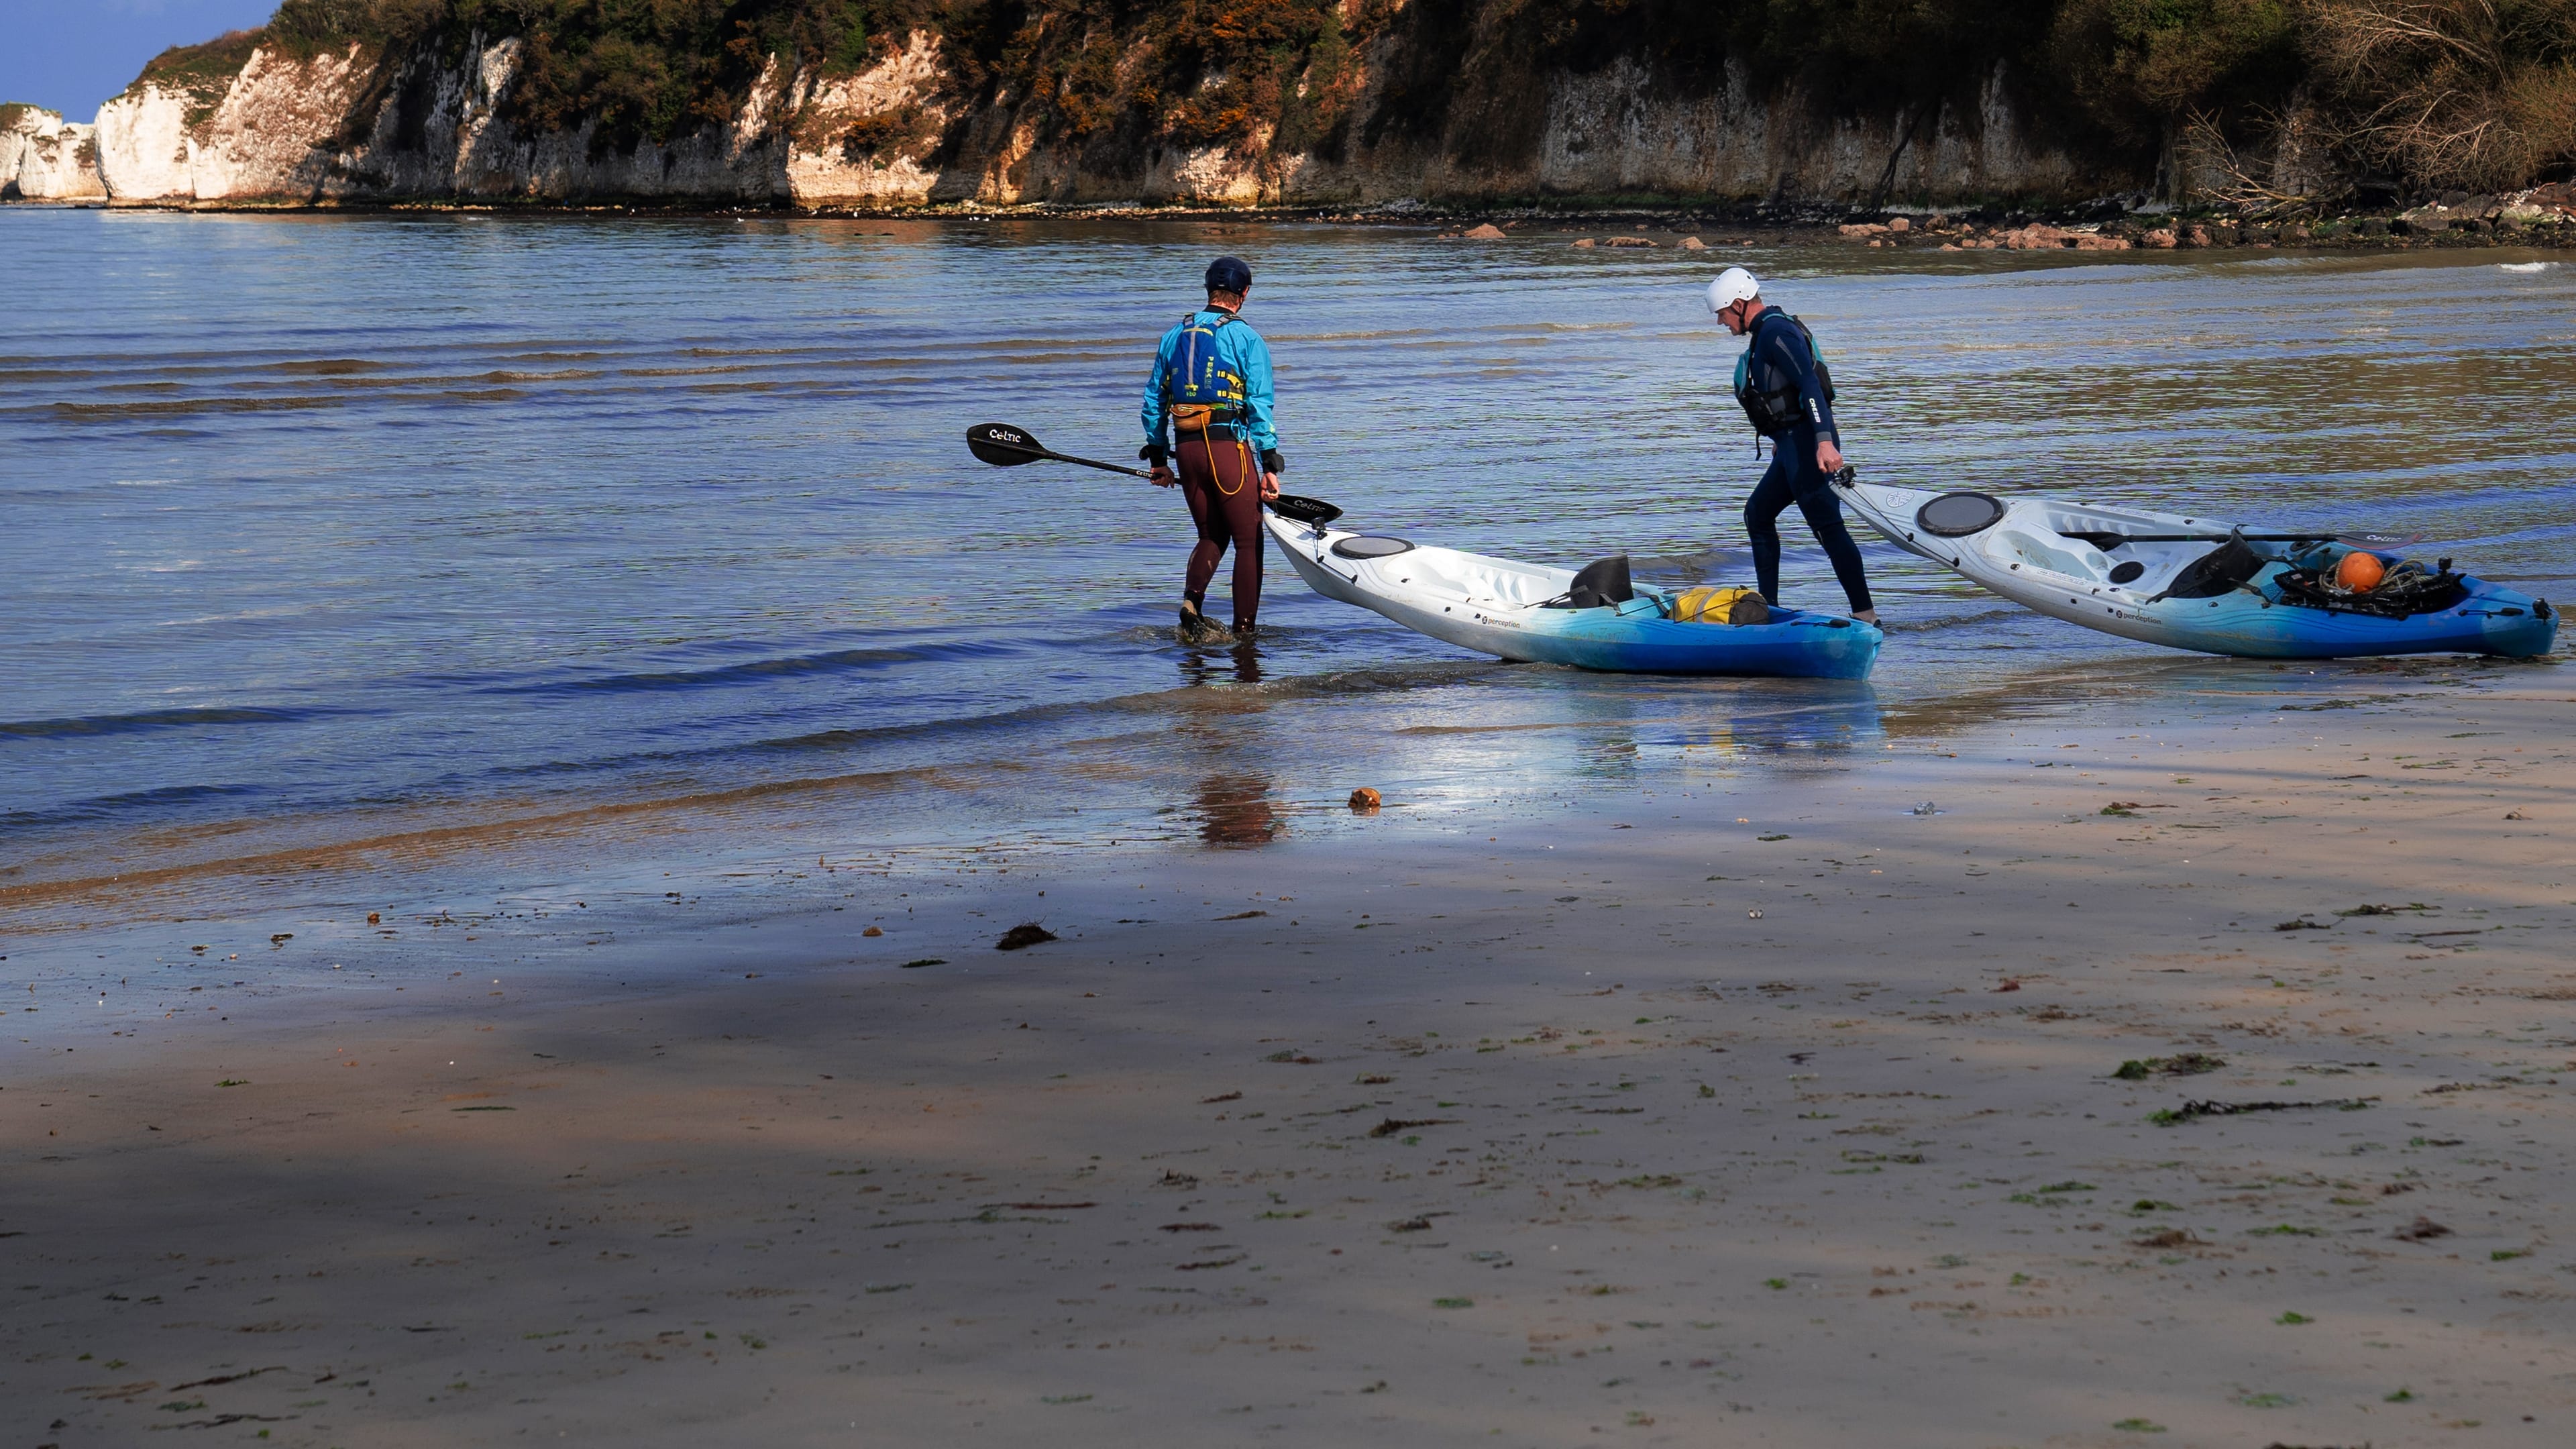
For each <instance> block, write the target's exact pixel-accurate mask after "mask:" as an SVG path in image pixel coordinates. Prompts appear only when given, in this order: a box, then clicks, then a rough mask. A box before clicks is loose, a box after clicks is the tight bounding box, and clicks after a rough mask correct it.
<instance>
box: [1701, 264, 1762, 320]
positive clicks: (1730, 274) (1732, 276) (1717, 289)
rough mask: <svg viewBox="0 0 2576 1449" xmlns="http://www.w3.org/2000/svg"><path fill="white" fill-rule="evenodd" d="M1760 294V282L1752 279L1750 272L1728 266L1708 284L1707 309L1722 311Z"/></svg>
mask: <svg viewBox="0 0 2576 1449" xmlns="http://www.w3.org/2000/svg"><path fill="white" fill-rule="evenodd" d="M1761 295H1762V284H1761V283H1760V282H1757V281H1755V280H1753V274H1752V273H1751V272H1748V271H1746V270H1744V269H1743V268H1742V267H1729V268H1727V269H1726V270H1725V271H1722V272H1720V273H1718V274H1717V280H1716V281H1714V282H1711V283H1709V284H1708V310H1709V311H1711V312H1723V311H1725V310H1726V309H1727V308H1729V307H1732V306H1734V305H1735V304H1736V303H1738V302H1743V301H1749V300H1751V299H1752V298H1755V297H1759V296H1761Z"/></svg>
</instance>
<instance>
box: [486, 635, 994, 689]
mask: <svg viewBox="0 0 2576 1449" xmlns="http://www.w3.org/2000/svg"><path fill="white" fill-rule="evenodd" d="M1021 652H1022V651H1021V650H1020V648H1019V647H1018V646H1016V645H1011V644H1003V643H998V642H995V641H991V640H974V641H967V642H962V643H956V644H920V645H913V646H909V647H904V648H880V649H835V650H832V651H830V652H828V653H823V654H795V655H789V656H787V657H786V658H783V659H754V660H748V661H746V662H744V663H741V664H720V665H718V666H716V667H715V668H712V669H671V670H657V671H654V672H652V673H635V674H611V675H605V676H602V677H600V678H597V679H571V680H558V681H554V682H551V683H546V684H513V685H506V686H501V687H497V688H492V689H486V690H482V691H480V692H481V693H485V694H508V695H548V694H590V693H597V692H607V693H612V694H616V693H630V692H636V691H644V690H657V689H704V688H707V687H709V686H716V685H729V684H753V683H766V682H769V681H772V680H777V679H784V678H793V677H795V676H797V675H800V674H842V673H848V672H851V671H856V670H871V669H885V668H889V667H891V666H893V665H897V664H919V663H926V662H931V661H939V660H972V659H1008V658H1012V657H1014V656H1016V655H1018V654H1020V653H1021Z"/></svg>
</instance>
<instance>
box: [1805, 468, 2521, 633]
mask: <svg viewBox="0 0 2576 1449" xmlns="http://www.w3.org/2000/svg"><path fill="white" fill-rule="evenodd" d="M1835 491H1836V493H1837V494H1838V495H1839V496H1840V497H1841V498H1842V500H1843V502H1844V503H1846V504H1848V505H1849V506H1850V507H1851V509H1852V511H1853V512H1855V513H1858V514H1859V515H1860V516H1861V517H1862V518H1863V519H1865V520H1867V521H1868V523H1869V525H1870V526H1871V527H1872V528H1875V529H1877V530H1878V531H1879V532H1880V533H1882V534H1884V535H1886V536H1887V539H1888V541H1889V542H1891V543H1893V544H1895V545H1896V546H1897V547H1899V548H1902V549H1905V550H1906V551H1908V552H1910V553H1915V554H1920V555H1922V556H1923V557H1924V558H1927V559H1930V560H1932V561H1933V562H1935V563H1937V564H1940V565H1942V566H1943V567H1945V568H1950V569H1955V570H1957V571H1958V572H1959V573H1961V574H1964V575H1966V576H1967V577H1968V578H1969V579H1970V580H1972V581H1974V582H1975V583H1978V584H1980V585H1983V586H1984V587H1985V588H1987V589H1989V590H1992V591H1993V592H1995V593H1998V594H2001V595H2002V596H2004V597H2005V598H2007V599H2010V600H2012V601H2013V602H2014V603H2017V604H2021V605H2023V606H2025V607H2027V608H2030V609H2034V610H2037V611H2038V612H2040V613H2042V614H2046V615H2049V616H2050V617H2052V618H2057V619H2064V620H2066V621H2067V622H2069V623H2072V624H2082V625H2084V626H2085V627H2086V628H2090V629H2099V630H2101V631H2103V632H2104V633H2106V634H2117V635H2120V636H2121V637H2123V638H2128V639H2137V640H2142V641H2144V642H2146V643H2149V644H2162V645H2166V646H2168V647H2170V648H2175V649H2192V650H2198V651H2200V652H2201V653H2205V654H2234V655H2240V656H2245V657H2249V658H2257V659H2335V658H2343V657H2349V656H2357V655H2370V654H2438V653H2468V654H2500V655H2506V656H2509V657H2514V658H2521V657H2526V656H2530V655H2535V654H2545V653H2547V652H2549V647H2550V644H2551V642H2552V641H2553V640H2554V639H2555V638H2556V637H2557V634H2558V616H2557V614H2556V612H2555V611H2553V610H2552V609H2551V608H2550V606H2549V604H2548V602H2547V601H2546V600H2543V599H2535V598H2531V597H2530V596H2528V595H2525V594H2520V593H2516V592H2515V591H2513V590H2511V589H2508V588H2505V587H2503V586H2502V585H2499V584H2493V583H2489V582H2487V581H2485V580H2483V579H2475V578H2470V577H2467V576H2465V575H2461V574H2455V573H2452V572H2451V571H2450V567H2449V565H2450V560H2448V559H2443V560H2441V561H2440V564H2439V566H2438V567H2436V568H2429V569H2428V568H2426V567H2425V566H2424V565H2422V564H2420V563H2414V562H2411V561H2409V560H2406V559H2405V558H2403V557H2401V556H2400V555H2399V554H2397V553H2396V552H2394V551H2393V550H2383V549H2382V548H2379V547H2369V548H2366V549H2365V551H2367V552H2370V553H2371V554H2372V555H2373V556H2374V557H2376V558H2378V559H2379V560H2380V562H2381V563H2382V564H2383V565H2384V566H2385V567H2384V572H2385V574H2386V578H2387V582H2385V583H2382V584H2379V585H2377V586H2376V587H2375V588H2373V589H2372V590H2370V591H2367V592H2353V591H2350V590H2347V589H2343V588H2341V587H2340V586H2339V585H2338V584H2337V583H2336V582H2335V575H2336V573H2337V569H2338V566H2339V565H2340V563H2341V561H2342V559H2343V557H2344V555H2346V554H2348V553H2352V552H2354V551H2355V549H2356V547H2359V546H2360V545H2357V544H2356V543H2354V542H2351V541H2347V540H2345V539H2341V538H2338V537H2336V536H2333V535H2330V534H2305V535H2302V534H2295V533H2290V532H2286V531H2273V530H2264V531H2260V532H2248V531H2247V530H2246V529H2244V528H2242V527H2239V526H2236V525H2232V524H2228V523H2224V522H2219V521H2217V520H2213V519H2208V518H2199V517H2188V516H2185V515H2182V514H2174V513H2158V512H2153V511H2150V510H2146V509H2138V508H2118V507H2106V506H2101V505H2096V504H2090V503H2076V502H2071V501H2069V500H2066V499H2061V498H2048V497H2039V496H2030V495H2025V496H2020V497H2015V498H2010V499H2003V498H1996V497H1994V496H1992V495H1989V494H1985V493H1973V492H1950V493H1933V492H1929V491H1926V490H1924V489H1919V488H1891V487H1888V486H1886V485H1884V484H1877V483H1860V482H1853V481H1848V480H1846V481H1841V482H1838V483H1837V484H1836V488H1835ZM2364 542H2365V543H2367V542H2368V541H2367V540H2365V541H2364Z"/></svg>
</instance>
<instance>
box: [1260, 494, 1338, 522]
mask: <svg viewBox="0 0 2576 1449" xmlns="http://www.w3.org/2000/svg"><path fill="white" fill-rule="evenodd" d="M1270 511H1271V512H1273V513H1276V514H1278V515H1279V516H1280V517H1282V518H1284V519H1287V520H1288V521H1289V522H1290V523H1302V524H1305V525H1307V526H1308V527H1310V528H1321V527H1323V526H1324V525H1325V524H1328V523H1330V522H1332V521H1333V520H1334V519H1336V518H1339V517H1341V516H1342V510H1340V509H1338V508H1335V507H1334V506H1333V505H1331V504H1329V503H1326V502H1325V501H1324V500H1323V499H1321V498H1308V497H1305V496H1303V495H1301V494H1296V493H1282V494H1280V495H1279V496H1278V497H1276V498H1273V499H1271V500H1270Z"/></svg>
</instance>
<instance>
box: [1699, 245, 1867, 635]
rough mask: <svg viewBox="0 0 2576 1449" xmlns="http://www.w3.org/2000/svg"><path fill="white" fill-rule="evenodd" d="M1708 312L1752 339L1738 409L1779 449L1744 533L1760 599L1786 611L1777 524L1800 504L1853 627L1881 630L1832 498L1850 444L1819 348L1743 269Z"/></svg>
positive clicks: (1739, 372)
mask: <svg viewBox="0 0 2576 1449" xmlns="http://www.w3.org/2000/svg"><path fill="white" fill-rule="evenodd" d="M1708 309H1709V310H1710V311H1711V312H1714V313H1716V314H1717V320H1718V321H1720V322H1723V323H1725V324H1726V330H1727V331H1729V332H1732V333H1734V334H1735V335H1736V336H1738V337H1748V338H1750V339H1751V340H1750V341H1749V342H1748V343H1747V344H1746V346H1745V350H1744V359H1743V361H1742V362H1740V363H1739V364H1738V365H1737V368H1736V388H1735V399H1736V401H1737V402H1739V403H1742V404H1743V405H1744V412H1745V415H1746V416H1747V417H1750V418H1751V419H1752V420H1753V427H1754V430H1755V431H1756V432H1759V433H1761V434H1762V435H1763V436H1764V437H1767V438H1769V439H1770V440H1771V468H1770V471H1768V472H1766V473H1764V474H1763V475H1762V481H1761V482H1760V483H1758V484H1756V485H1754V489H1753V496H1752V497H1751V498H1748V499H1746V500H1745V503H1744V532H1745V534H1746V535H1747V536H1748V537H1750V538H1751V539H1752V541H1753V578H1754V582H1755V583H1756V584H1757V585H1759V586H1760V588H1761V590H1762V597H1763V598H1765V599H1767V600H1769V601H1770V602H1772V603H1774V604H1776V603H1778V602H1780V529H1779V525H1778V519H1779V517H1780V514H1781V511H1782V510H1784V509H1786V508H1787V507H1788V506H1789V504H1790V503H1791V502H1792V501H1795V502H1796V503H1797V505H1798V512H1799V513H1801V514H1803V515H1804V516H1805V517H1806V520H1807V527H1809V528H1811V529H1813V530H1815V534H1816V542H1818V543H1820V544H1823V545H1824V548H1825V557H1826V558H1827V559H1829V560H1831V561H1832V563H1833V566H1834V577H1835V578H1837V579H1839V580H1841V581H1842V586H1843V593H1844V595H1845V596H1846V597H1848V598H1849V599H1850V601H1851V612H1852V617H1853V618H1855V619H1860V620H1864V621H1866V622H1868V623H1872V624H1875V623H1877V622H1878V610H1877V609H1876V608H1874V607H1872V606H1871V602H1870V597H1869V580H1868V579H1867V578H1866V577H1865V576H1864V575H1863V574H1862V572H1861V563H1860V545H1859V544H1856V543H1854V542H1852V536H1851V530H1850V529H1848V528H1845V527H1844V526H1843V505H1842V500H1841V499H1839V498H1836V497H1835V496H1834V490H1833V486H1832V479H1833V476H1834V475H1835V474H1836V473H1839V472H1841V471H1842V466H1843V453H1842V441H1841V437H1840V435H1839V434H1838V433H1837V432H1836V430H1835V428H1834V407H1833V398H1834V390H1833V388H1834V385H1833V379H1832V376H1831V375H1830V374H1829V373H1827V372H1826V371H1825V367H1824V364H1823V363H1822V362H1821V361H1819V360H1818V359H1817V356H1816V343H1815V339H1814V338H1812V337H1810V336H1808V335H1807V328H1806V324H1805V323H1803V322H1800V321H1799V320H1798V319H1797V318H1795V317H1792V316H1790V315H1789V314H1788V313H1786V312H1783V311H1781V310H1780V309H1779V308H1777V307H1773V306H1770V305H1768V304H1766V303H1764V302H1763V300H1762V285H1761V283H1759V282H1757V281H1755V280H1754V279H1753V274H1752V273H1751V272H1748V271H1746V270H1744V269H1743V268H1742V267H1729V268H1727V269H1726V270H1725V271H1724V272H1721V273H1719V274H1718V278H1717V280H1716V281H1714V282H1711V283H1709V284H1708Z"/></svg>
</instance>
